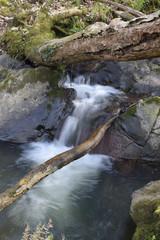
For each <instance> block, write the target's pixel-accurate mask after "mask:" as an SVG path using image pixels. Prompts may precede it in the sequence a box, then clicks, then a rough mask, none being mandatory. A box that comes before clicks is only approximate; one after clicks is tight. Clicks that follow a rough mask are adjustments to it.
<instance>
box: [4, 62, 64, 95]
mask: <svg viewBox="0 0 160 240" xmlns="http://www.w3.org/2000/svg"><path fill="white" fill-rule="evenodd" d="M60 77H61V73H59V72H58V71H56V70H53V69H50V68H47V67H37V68H32V69H22V70H19V71H18V72H10V73H8V74H7V76H6V78H5V79H4V80H3V81H2V82H1V84H0V90H1V91H3V90H5V91H6V92H8V93H14V92H17V91H18V90H19V89H22V88H24V86H25V85H26V84H27V83H36V82H38V81H41V82H44V83H45V82H49V84H50V86H51V88H52V89H53V90H54V89H56V88H57V84H58V81H59V80H60Z"/></svg>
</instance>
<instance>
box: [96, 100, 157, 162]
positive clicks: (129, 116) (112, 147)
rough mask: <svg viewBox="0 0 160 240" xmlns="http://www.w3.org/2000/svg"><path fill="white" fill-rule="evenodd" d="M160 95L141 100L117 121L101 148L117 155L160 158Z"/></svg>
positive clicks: (103, 140) (101, 150)
mask: <svg viewBox="0 0 160 240" xmlns="http://www.w3.org/2000/svg"><path fill="white" fill-rule="evenodd" d="M159 130H160V97H151V98H148V99H147V100H144V101H143V100H140V101H139V102H138V104H137V105H135V106H132V107H131V108H129V109H128V111H126V112H125V113H123V114H121V115H120V117H119V118H118V119H117V120H116V121H115V122H114V124H113V125H112V126H111V128H110V129H109V130H108V131H107V132H106V134H105V136H104V138H103V139H102V142H101V144H100V146H99V147H98V152H100V153H104V154H107V155H110V156H112V157H114V158H122V159H141V160H149V161H160V139H159V136H160V135H159Z"/></svg>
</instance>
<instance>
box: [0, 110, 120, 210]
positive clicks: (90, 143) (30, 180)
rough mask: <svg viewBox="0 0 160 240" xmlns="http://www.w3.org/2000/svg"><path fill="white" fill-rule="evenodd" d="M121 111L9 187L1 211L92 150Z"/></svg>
mask: <svg viewBox="0 0 160 240" xmlns="http://www.w3.org/2000/svg"><path fill="white" fill-rule="evenodd" d="M119 111H120V110H118V112H117V115H115V116H114V117H112V118H110V119H109V120H108V121H107V122H106V123H105V124H104V125H102V126H101V127H99V128H98V129H96V130H95V131H94V133H93V134H92V136H91V137H90V138H89V140H87V141H86V142H84V143H82V144H80V145H78V146H77V147H75V148H72V149H71V150H68V151H66V152H64V153H61V154H59V155H57V156H55V157H53V158H51V159H49V160H48V161H46V162H45V163H43V164H41V165H40V166H38V167H36V168H34V169H33V170H32V171H30V172H29V173H28V174H27V175H25V176H24V177H23V178H22V179H21V180H20V181H18V182H17V183H16V184H15V185H13V186H12V187H10V188H9V189H7V190H6V191H5V192H3V193H1V194H0V211H1V210H3V209H4V208H5V207H7V206H8V205H10V204H11V203H12V202H14V201H15V200H17V199H18V198H20V197H21V196H22V195H23V194H25V193H26V192H27V191H28V190H29V189H31V188H32V187H33V186H34V185H35V184H36V183H38V182H39V181H41V180H42V179H43V178H45V177H47V176H48V175H50V174H52V173H54V172H55V171H57V170H58V169H60V168H62V167H63V166H65V165H67V164H69V163H70V162H73V161H74V160H76V159H78V158H80V157H82V156H84V155H85V154H87V153H88V152H89V151H91V150H92V149H93V148H94V147H95V146H96V145H97V144H98V143H99V142H100V140H101V139H102V137H103V136H104V134H105V131H106V130H107V129H108V128H109V126H110V125H111V123H112V122H113V121H114V119H116V118H117V117H118V114H119Z"/></svg>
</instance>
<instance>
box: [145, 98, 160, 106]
mask: <svg viewBox="0 0 160 240" xmlns="http://www.w3.org/2000/svg"><path fill="white" fill-rule="evenodd" d="M145 103H146V104H152V103H155V104H157V105H160V97H157V96H155V97H151V98H148V99H147V100H146V101H145Z"/></svg>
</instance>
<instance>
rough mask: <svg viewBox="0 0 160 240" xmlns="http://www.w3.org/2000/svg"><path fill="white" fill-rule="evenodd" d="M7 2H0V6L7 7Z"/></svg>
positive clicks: (0, 0)
mask: <svg viewBox="0 0 160 240" xmlns="http://www.w3.org/2000/svg"><path fill="white" fill-rule="evenodd" d="M7 5H8V1H7V0H0V6H7Z"/></svg>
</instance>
